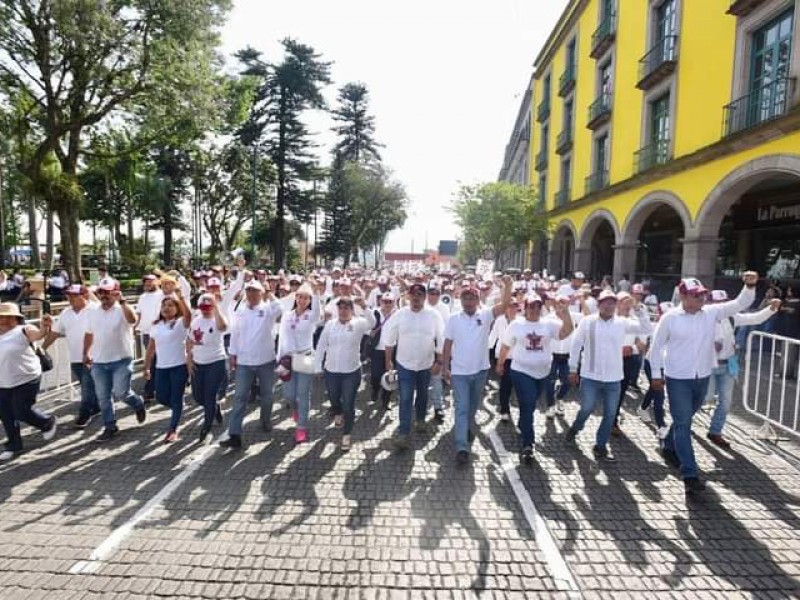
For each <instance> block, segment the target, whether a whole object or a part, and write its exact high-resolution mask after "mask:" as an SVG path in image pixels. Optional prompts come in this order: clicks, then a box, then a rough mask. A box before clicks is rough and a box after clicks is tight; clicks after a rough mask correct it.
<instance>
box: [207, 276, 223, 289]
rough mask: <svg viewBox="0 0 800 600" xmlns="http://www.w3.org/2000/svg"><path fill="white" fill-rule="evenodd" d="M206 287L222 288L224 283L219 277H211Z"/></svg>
mask: <svg viewBox="0 0 800 600" xmlns="http://www.w3.org/2000/svg"><path fill="white" fill-rule="evenodd" d="M206 285H207V286H208V287H210V288H211V287H222V282H221V281H220V280H219V278H218V277H211V278H210V279H209V280H208V281H207V282H206Z"/></svg>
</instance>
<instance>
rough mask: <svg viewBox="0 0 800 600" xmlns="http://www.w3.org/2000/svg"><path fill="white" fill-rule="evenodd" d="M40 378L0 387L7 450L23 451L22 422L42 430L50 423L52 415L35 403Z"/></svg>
mask: <svg viewBox="0 0 800 600" xmlns="http://www.w3.org/2000/svg"><path fill="white" fill-rule="evenodd" d="M39 381H40V380H39V379H38V378H37V379H34V380H33V381H29V382H28V383H23V384H22V385H18V386H16V387H13V388H0V421H2V423H3V429H5V430H6V446H5V447H6V450H10V451H12V452H21V451H22V434H21V433H20V430H19V424H20V423H27V424H28V425H31V426H32V427H35V428H36V429H39V430H40V431H45V430H46V429H47V427H48V426H49V425H50V417H49V416H48V415H46V414H44V413H43V412H41V411H39V410H37V409H36V408H35V407H34V406H33V404H34V402H36V394H38V393H39Z"/></svg>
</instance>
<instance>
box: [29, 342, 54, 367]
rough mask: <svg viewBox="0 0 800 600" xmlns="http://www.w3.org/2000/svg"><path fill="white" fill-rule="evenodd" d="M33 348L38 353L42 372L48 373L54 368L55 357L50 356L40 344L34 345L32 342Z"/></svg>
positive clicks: (37, 356)
mask: <svg viewBox="0 0 800 600" xmlns="http://www.w3.org/2000/svg"><path fill="white" fill-rule="evenodd" d="M31 350H33V353H34V354H35V355H36V358H38V359H39V364H40V365H41V367H42V373H47V372H48V371H52V370H53V357H52V356H50V355H49V354H48V353H47V352H45V351H44V350H42V349H41V348H39V347H38V346H34V345H33V344H31Z"/></svg>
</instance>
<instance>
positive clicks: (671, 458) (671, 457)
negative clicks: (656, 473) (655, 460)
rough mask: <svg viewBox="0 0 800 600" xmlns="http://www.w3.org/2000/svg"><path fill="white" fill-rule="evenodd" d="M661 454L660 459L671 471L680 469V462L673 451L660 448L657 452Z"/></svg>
mask: <svg viewBox="0 0 800 600" xmlns="http://www.w3.org/2000/svg"><path fill="white" fill-rule="evenodd" d="M659 452H660V453H661V457H662V458H663V459H664V462H665V463H667V464H668V465H669V466H670V467H672V468H673V469H680V468H681V460H680V459H679V458H678V455H677V454H675V452H674V451H673V450H667V449H665V448H661V449H660V450H659Z"/></svg>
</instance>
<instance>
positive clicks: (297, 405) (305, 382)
mask: <svg viewBox="0 0 800 600" xmlns="http://www.w3.org/2000/svg"><path fill="white" fill-rule="evenodd" d="M313 381H314V375H313V374H311V373H298V372H297V371H292V378H291V379H290V380H289V381H286V382H284V384H283V397H284V398H286V400H288V401H289V402H290V403H291V404H292V407H293V408H294V410H296V411H297V426H298V427H299V428H300V429H307V428H308V413H309V412H311V384H312V382H313Z"/></svg>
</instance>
